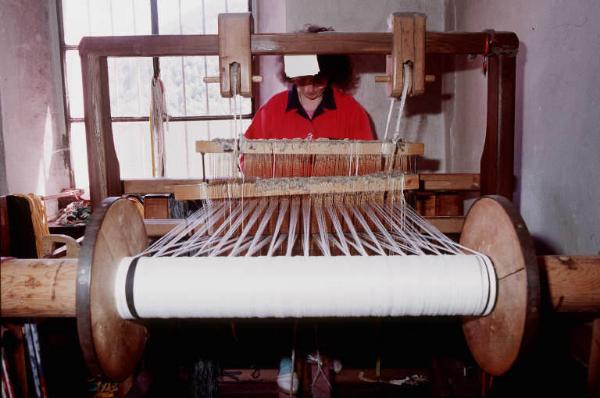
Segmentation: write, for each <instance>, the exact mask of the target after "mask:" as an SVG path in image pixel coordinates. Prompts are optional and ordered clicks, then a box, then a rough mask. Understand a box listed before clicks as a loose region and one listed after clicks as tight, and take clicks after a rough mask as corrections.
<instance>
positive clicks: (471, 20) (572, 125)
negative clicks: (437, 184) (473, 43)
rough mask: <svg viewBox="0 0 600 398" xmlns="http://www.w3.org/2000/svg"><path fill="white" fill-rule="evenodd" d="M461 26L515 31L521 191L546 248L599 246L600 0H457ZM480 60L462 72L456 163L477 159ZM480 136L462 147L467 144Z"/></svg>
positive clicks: (575, 250) (455, 166) (470, 164)
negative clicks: (472, 144) (464, 150)
mask: <svg viewBox="0 0 600 398" xmlns="http://www.w3.org/2000/svg"><path fill="white" fill-rule="evenodd" d="M450 6H454V7H455V12H456V18H455V20H456V30H463V31H480V30H483V29H486V28H494V29H496V30H508V31H514V32H516V33H517V35H518V36H519V39H520V41H521V44H520V46H521V48H520V51H519V56H518V67H517V73H518V79H517V106H516V108H517V109H516V111H517V112H516V126H517V128H516V135H517V148H516V153H515V155H516V156H515V163H516V167H515V173H516V175H517V176H518V192H517V195H516V200H517V202H518V203H519V204H520V209H521V213H522V215H523V217H524V219H525V221H526V223H527V225H528V227H529V230H530V231H531V233H532V234H533V235H534V236H535V237H536V238H537V239H538V243H539V246H540V247H541V248H545V250H547V251H555V252H560V253H569V254H596V253H598V251H599V250H600V207H599V203H600V199H599V198H600V73H599V71H600V28H598V20H600V2H599V1H597V0H571V1H558V0H552V1H550V0H529V1H526V2H524V1H519V0H504V1H497V0H496V1H492V0H487V1H469V0H455V1H451V3H450ZM480 65H481V63H480V62H472V63H468V62H467V63H463V64H461V65H460V67H461V68H477V69H471V70H468V71H466V72H459V73H458V74H457V77H456V93H455V94H456V103H455V114H454V120H453V123H452V125H451V129H450V131H451V135H452V137H453V140H452V142H453V146H452V152H453V154H454V155H455V156H454V157H453V159H454V160H453V162H452V164H451V166H450V167H451V169H452V170H453V171H469V170H476V169H477V168H478V162H479V154H480V153H481V149H480V144H481V142H482V141H481V142H480V141H479V140H478V139H477V137H482V132H484V131H485V124H484V123H485V121H484V120H481V119H480V118H477V117H476V116H477V115H478V114H480V113H482V112H485V103H484V102H482V101H481V93H482V92H485V82H484V78H483V76H482V74H481V71H480ZM473 142H475V143H476V145H475V148H472V149H471V150H470V151H466V152H465V153H466V155H465V156H464V157H460V156H456V155H458V154H459V153H460V152H461V151H462V150H463V145H468V143H473Z"/></svg>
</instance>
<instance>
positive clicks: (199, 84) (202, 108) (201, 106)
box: [183, 57, 208, 115]
mask: <svg viewBox="0 0 600 398" xmlns="http://www.w3.org/2000/svg"><path fill="white" fill-rule="evenodd" d="M205 59H206V57H183V65H184V70H185V100H186V101H185V102H186V107H187V108H186V113H187V114H188V115H206V114H207V113H208V112H207V109H206V83H204V82H203V81H202V78H204V76H206V74H205V72H204V71H205Z"/></svg>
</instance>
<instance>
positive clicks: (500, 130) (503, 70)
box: [480, 50, 516, 200]
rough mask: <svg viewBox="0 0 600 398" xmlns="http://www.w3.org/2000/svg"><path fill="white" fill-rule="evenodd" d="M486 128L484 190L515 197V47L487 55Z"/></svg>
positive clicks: (484, 191) (510, 197)
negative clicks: (510, 51) (508, 50)
mask: <svg viewBox="0 0 600 398" xmlns="http://www.w3.org/2000/svg"><path fill="white" fill-rule="evenodd" d="M487 62H488V97H487V128H486V133H485V143H484V147H483V153H482V155H481V172H480V173H481V194H482V195H502V196H504V197H506V198H508V199H510V200H512V196H513V191H514V172H513V168H514V136H515V79H516V50H515V51H513V52H512V53H498V54H492V55H490V56H489V57H488V61H487Z"/></svg>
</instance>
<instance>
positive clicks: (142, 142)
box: [112, 122, 152, 178]
mask: <svg viewBox="0 0 600 398" xmlns="http://www.w3.org/2000/svg"><path fill="white" fill-rule="evenodd" d="M112 128H113V137H114V141H115V150H116V151H117V158H118V159H119V169H120V170H121V178H150V177H152V152H151V146H150V124H149V123H148V122H127V123H113V124H112Z"/></svg>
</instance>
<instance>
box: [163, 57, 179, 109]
mask: <svg viewBox="0 0 600 398" xmlns="http://www.w3.org/2000/svg"><path fill="white" fill-rule="evenodd" d="M160 78H161V80H162V81H163V84H164V86H165V98H166V100H167V112H168V113H169V115H171V116H185V106H184V101H185V98H184V96H183V73H182V57H162V58H161V59H160Z"/></svg>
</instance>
